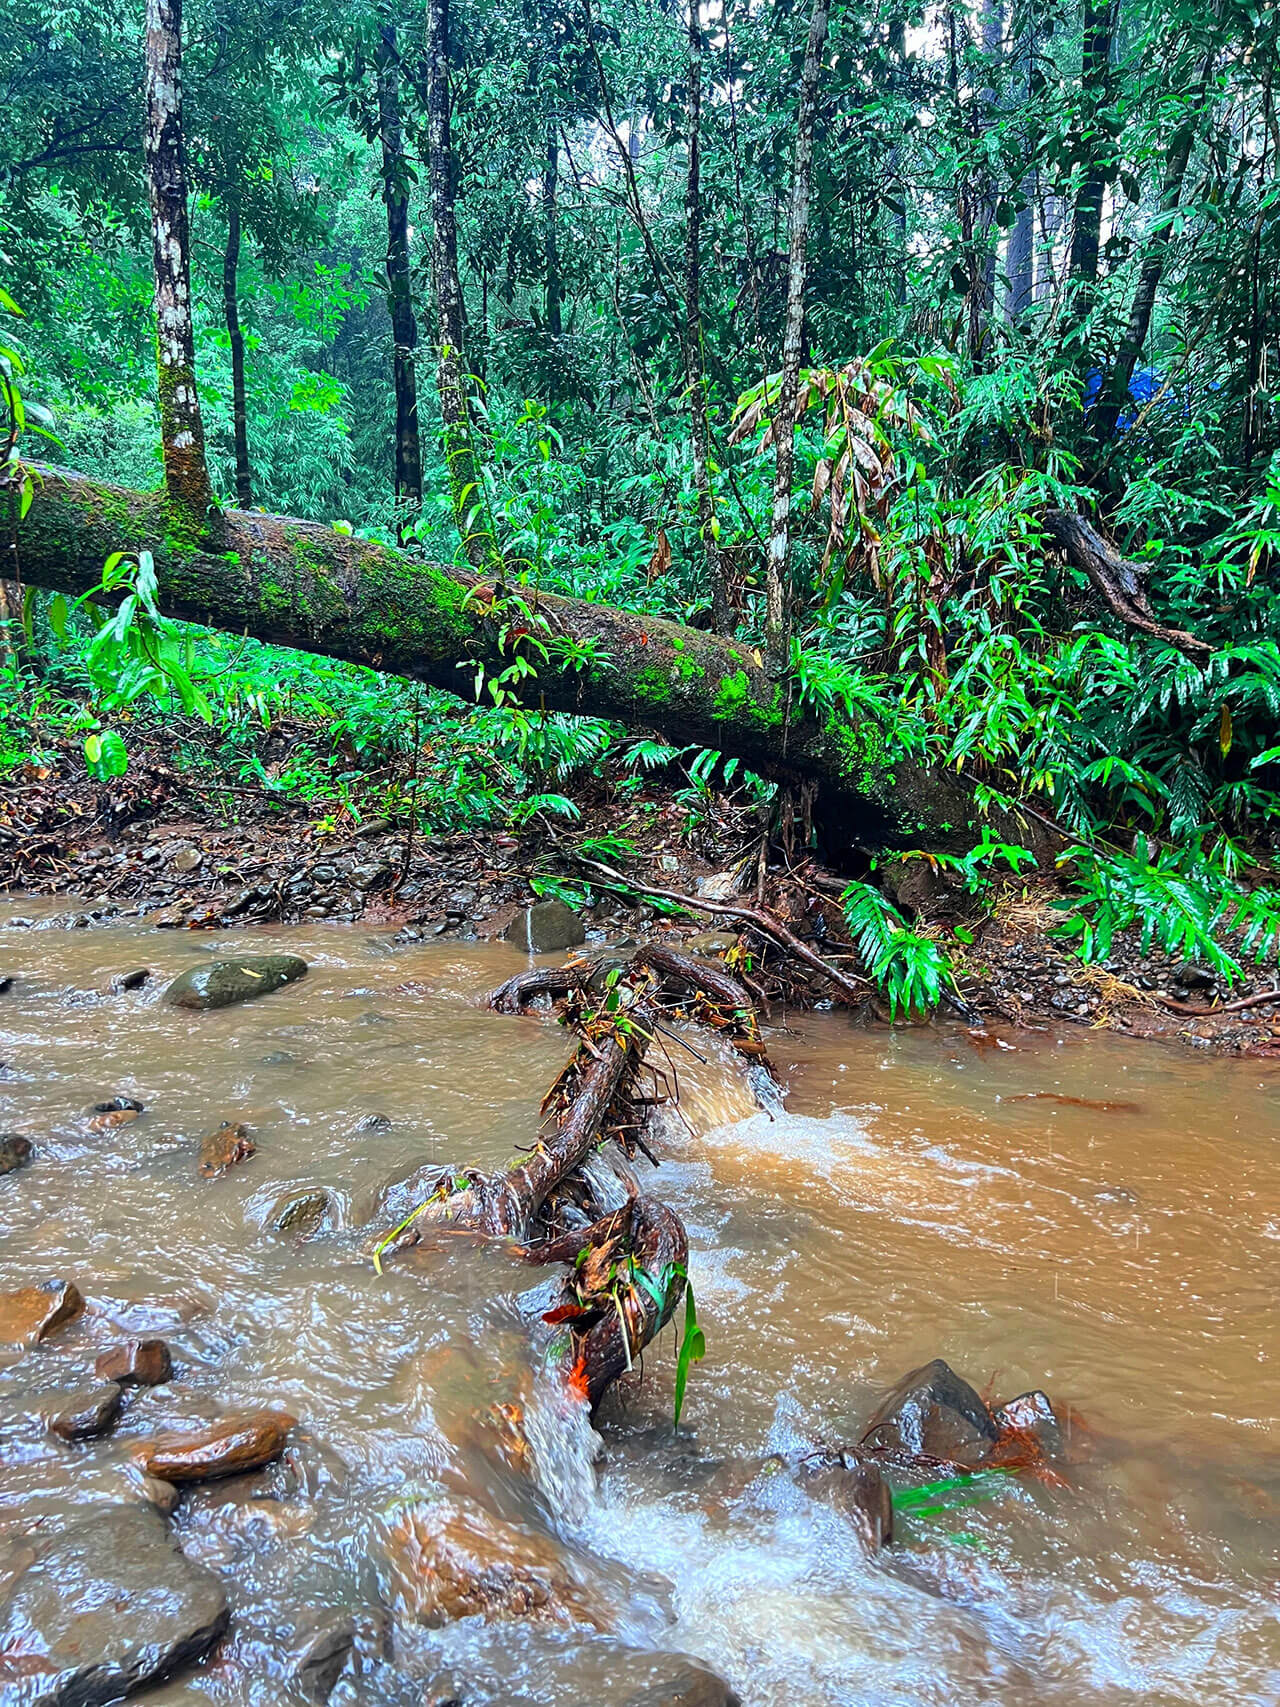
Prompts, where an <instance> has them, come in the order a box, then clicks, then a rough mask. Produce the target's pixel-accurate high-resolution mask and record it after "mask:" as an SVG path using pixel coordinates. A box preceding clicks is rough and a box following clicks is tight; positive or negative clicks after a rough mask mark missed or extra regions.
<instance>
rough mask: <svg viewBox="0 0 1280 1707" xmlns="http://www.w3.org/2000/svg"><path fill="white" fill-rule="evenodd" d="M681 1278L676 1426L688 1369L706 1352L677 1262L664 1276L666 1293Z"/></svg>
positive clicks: (685, 1277)
mask: <svg viewBox="0 0 1280 1707" xmlns="http://www.w3.org/2000/svg"><path fill="white" fill-rule="evenodd" d="M681 1279H682V1280H683V1281H684V1326H683V1328H682V1329H681V1332H680V1342H679V1349H678V1350H677V1352H676V1390H675V1407H674V1408H675V1426H676V1428H679V1427H680V1413H681V1411H683V1409H684V1394H685V1388H686V1386H687V1385H688V1382H689V1370H690V1369H691V1368H692V1366H693V1365H694V1364H695V1363H701V1361H702V1359H703V1358H704V1357H705V1356H706V1354H707V1338H706V1335H705V1334H704V1333H703V1331H702V1329H701V1328H700V1327H699V1326H698V1310H697V1306H696V1305H695V1303H694V1299H693V1286H692V1285H691V1283H690V1281H689V1276H688V1273H687V1271H686V1270H685V1269H684V1268H683V1267H682V1266H681V1265H679V1264H673V1265H672V1267H671V1269H670V1271H669V1272H668V1275H667V1277H666V1283H667V1288H668V1295H669V1289H670V1287H671V1286H672V1285H673V1284H674V1283H675V1282H676V1281H677V1280H681Z"/></svg>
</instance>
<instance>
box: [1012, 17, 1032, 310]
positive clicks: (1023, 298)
mask: <svg viewBox="0 0 1280 1707" xmlns="http://www.w3.org/2000/svg"><path fill="white" fill-rule="evenodd" d="M1017 16H1018V8H1017V0H1015V3H1014V17H1015V19H1016V18H1017ZM1015 52H1016V64H1017V74H1016V80H1015V84H1014V98H1015V99H1016V100H1017V101H1018V102H1019V103H1020V104H1022V103H1026V102H1028V101H1029V100H1030V98H1031V64H1032V59H1033V57H1034V54H1035V37H1034V33H1033V30H1032V27H1031V25H1030V23H1024V24H1023V27H1022V29H1021V30H1020V31H1019V33H1018V38H1017V44H1016V49H1015ZM1019 129H1020V134H1021V137H1022V142H1023V145H1024V147H1025V144H1026V132H1025V130H1024V129H1022V127H1019ZM1035 192H1036V176H1035V172H1034V171H1033V170H1029V171H1026V172H1024V174H1023V177H1022V181H1021V182H1020V184H1019V185H1018V198H1019V200H1020V202H1021V204H1022V205H1021V206H1020V207H1019V209H1018V211H1017V213H1016V214H1015V215H1014V219H1013V229H1012V230H1011V231H1010V233H1009V248H1008V252H1007V254H1006V256H1005V274H1006V276H1007V278H1008V280H1009V294H1008V297H1007V298H1006V299H1005V310H1006V313H1007V314H1008V316H1009V319H1010V320H1017V319H1018V318H1019V316H1020V315H1022V314H1023V313H1024V312H1025V311H1026V309H1027V308H1028V307H1029V306H1030V304H1031V292H1032V285H1033V283H1034V278H1035V235H1036V228H1035Z"/></svg>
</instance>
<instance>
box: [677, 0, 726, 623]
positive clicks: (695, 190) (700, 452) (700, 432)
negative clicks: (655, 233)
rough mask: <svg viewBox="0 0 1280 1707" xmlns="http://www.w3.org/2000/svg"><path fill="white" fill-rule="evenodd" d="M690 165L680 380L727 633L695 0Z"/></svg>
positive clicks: (706, 546)
mask: <svg viewBox="0 0 1280 1707" xmlns="http://www.w3.org/2000/svg"><path fill="white" fill-rule="evenodd" d="M685 124H686V127H687V129H688V133H689V135H688V150H689V164H688V173H687V175H686V178H685V197H684V379H685V389H686V390H687V392H688V394H689V421H690V426H691V429H692V432H691V436H692V440H693V484H694V490H695V492H696V493H697V499H698V535H699V538H700V539H701V541H702V551H703V560H704V562H705V564H706V571H707V584H708V587H709V588H710V592H711V623H712V626H713V628H714V629H715V631H716V633H717V634H732V633H733V629H734V616H733V609H732V606H731V604H730V601H729V585H728V577H727V576H726V574H725V567H724V557H723V554H722V553H721V550H720V545H719V541H718V540H717V538H716V531H717V529H716V516H715V505H714V502H713V499H712V495H711V469H710V461H711V430H710V426H709V424H708V420H707V373H706V364H705V362H704V360H703V353H702V298H701V265H702V137H701V131H702V26H701V23H700V22H699V18H698V0H689V65H688V93H687V96H686V104H685Z"/></svg>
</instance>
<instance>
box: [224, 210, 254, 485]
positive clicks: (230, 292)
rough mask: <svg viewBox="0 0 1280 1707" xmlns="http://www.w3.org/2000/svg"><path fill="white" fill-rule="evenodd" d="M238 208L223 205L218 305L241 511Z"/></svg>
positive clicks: (243, 420) (245, 428)
mask: <svg viewBox="0 0 1280 1707" xmlns="http://www.w3.org/2000/svg"><path fill="white" fill-rule="evenodd" d="M239 273H240V204H239V202H237V201H236V200H235V198H234V196H233V197H232V198H231V199H230V200H229V201H228V204H227V247H226V252H225V253H224V255H223V258H222V302H223V307H224V310H225V312H226V319H227V337H228V338H229V339H230V341H231V417H232V431H233V436H234V441H235V459H236V502H237V503H238V504H239V505H240V508H241V509H242V510H246V509H248V507H249V505H250V504H251V503H252V502H253V478H252V475H251V472H250V468H249V407H248V401H247V399H246V396H245V384H244V332H243V331H242V330H241V326H240V281H239Z"/></svg>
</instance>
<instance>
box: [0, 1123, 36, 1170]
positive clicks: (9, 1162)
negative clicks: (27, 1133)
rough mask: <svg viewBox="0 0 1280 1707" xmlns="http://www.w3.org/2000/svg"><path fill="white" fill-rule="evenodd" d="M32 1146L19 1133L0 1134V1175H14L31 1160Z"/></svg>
mask: <svg viewBox="0 0 1280 1707" xmlns="http://www.w3.org/2000/svg"><path fill="white" fill-rule="evenodd" d="M33 1148H34V1146H33V1144H32V1142H31V1140H30V1138H24V1137H23V1136H22V1134H21V1133H20V1132H0V1174H12V1173H16V1172H17V1171H18V1169H19V1168H25V1167H26V1165H27V1163H28V1162H29V1161H30V1160H31V1153H32V1150H33Z"/></svg>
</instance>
